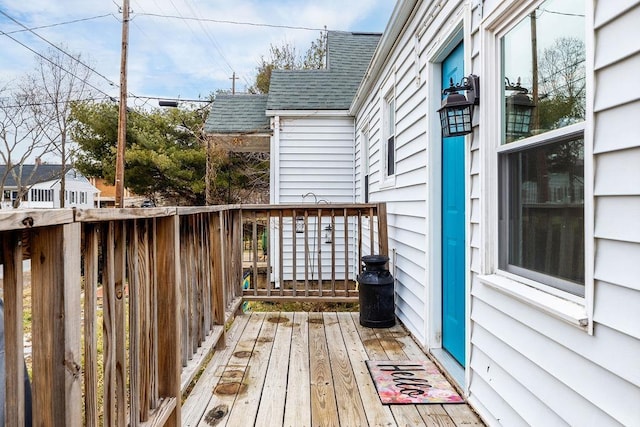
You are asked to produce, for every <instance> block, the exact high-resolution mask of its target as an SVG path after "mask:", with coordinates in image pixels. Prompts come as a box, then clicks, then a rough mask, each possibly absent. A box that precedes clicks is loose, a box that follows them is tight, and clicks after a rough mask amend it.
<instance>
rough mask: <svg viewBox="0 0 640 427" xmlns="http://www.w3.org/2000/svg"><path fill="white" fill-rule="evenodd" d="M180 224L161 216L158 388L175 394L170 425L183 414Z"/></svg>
mask: <svg viewBox="0 0 640 427" xmlns="http://www.w3.org/2000/svg"><path fill="white" fill-rule="evenodd" d="M179 236H180V224H179V217H178V216H177V215H172V216H168V217H163V218H158V220H157V253H158V263H157V266H158V310H161V311H162V313H159V315H158V325H157V328H158V347H159V348H160V349H162V351H159V352H158V373H159V376H158V392H159V394H160V396H161V397H162V398H174V399H175V400H176V402H175V409H174V410H173V412H172V413H171V415H170V416H169V418H168V420H167V423H166V425H167V426H176V427H177V426H179V425H180V422H181V420H180V418H181V402H180V400H181V399H180V374H181V370H182V363H181V359H180V342H181V339H180V335H181V328H180V297H181V296H180V292H179V283H180V245H179Z"/></svg>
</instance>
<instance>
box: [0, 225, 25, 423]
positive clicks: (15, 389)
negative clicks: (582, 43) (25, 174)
mask: <svg viewBox="0 0 640 427" xmlns="http://www.w3.org/2000/svg"><path fill="white" fill-rule="evenodd" d="M2 246H3V247H2V249H3V251H4V259H3V262H4V277H3V292H4V318H5V319H4V339H5V375H6V377H5V378H6V384H5V385H6V388H5V393H4V395H5V397H6V411H5V425H15V426H20V427H21V426H24V421H25V413H24V402H25V394H24V392H25V387H24V372H23V371H24V368H23V357H24V348H23V346H22V345H11V344H10V343H22V340H23V338H22V336H23V327H22V321H21V320H22V310H23V276H22V231H12V232H8V233H6V234H5V235H3V236H2Z"/></svg>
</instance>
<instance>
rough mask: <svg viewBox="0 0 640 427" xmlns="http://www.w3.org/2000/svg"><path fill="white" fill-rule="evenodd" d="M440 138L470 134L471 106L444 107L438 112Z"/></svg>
mask: <svg viewBox="0 0 640 427" xmlns="http://www.w3.org/2000/svg"><path fill="white" fill-rule="evenodd" d="M440 125H441V127H442V136H443V137H445V138H448V137H450V136H461V135H466V134H468V133H470V132H471V105H464V106H455V107H446V108H443V109H441V110H440Z"/></svg>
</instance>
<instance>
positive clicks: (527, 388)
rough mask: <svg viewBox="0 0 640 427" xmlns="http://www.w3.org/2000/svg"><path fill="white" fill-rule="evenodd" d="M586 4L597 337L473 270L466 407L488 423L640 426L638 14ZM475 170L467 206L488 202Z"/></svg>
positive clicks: (623, 4)
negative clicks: (634, 126)
mask: <svg viewBox="0 0 640 427" xmlns="http://www.w3.org/2000/svg"><path fill="white" fill-rule="evenodd" d="M493 3H495V2H493ZM593 3H594V5H595V21H596V28H595V29H590V28H587V31H593V30H595V32H594V40H595V46H594V47H593V48H594V49H595V64H596V65H595V75H594V80H595V91H594V96H595V99H594V101H593V102H594V119H595V123H594V142H593V144H594V145H593V152H594V153H595V155H594V159H593V160H594V170H595V177H593V178H590V177H585V180H588V179H593V180H594V191H595V197H594V201H593V202H594V215H595V224H594V225H595V228H594V234H595V242H594V244H595V255H594V256H595V260H594V261H595V267H594V268H595V271H594V277H595V294H594V331H593V335H589V334H587V333H586V332H585V331H582V330H580V329H579V328H576V327H575V326H572V325H569V324H567V323H564V322H562V321H560V320H557V319H555V318H553V317H551V316H550V315H547V314H545V313H544V312H542V311H540V310H539V309H536V308H534V307H532V306H530V305H528V304H525V303H523V302H520V301H518V300H516V299H514V298H512V297H510V296H508V295H506V294H503V293H501V292H499V291H497V290H495V289H493V288H492V287H489V286H486V285H484V284H483V283H482V282H480V280H479V279H478V277H477V275H476V272H477V271H479V270H477V269H476V268H474V267H473V262H472V276H471V284H472V288H471V289H472V290H471V292H472V301H471V304H472V312H471V322H472V324H471V331H472V335H471V343H470V344H471V347H470V349H471V350H470V351H471V362H470V372H469V378H470V381H469V394H470V397H469V399H470V402H471V403H472V404H474V405H475V406H476V407H477V409H478V410H479V412H480V413H481V414H483V415H484V416H485V419H486V420H487V421H489V422H490V423H491V424H496V425H497V424H502V425H576V426H577V425H581V426H583V425H584V426H600V425H607V426H612V425H627V426H631V425H640V409H638V407H637V402H639V401H640V363H638V355H640V311H639V310H638V307H640V285H638V283H639V281H638V277H639V275H640V267H639V265H640V263H639V262H638V260H640V221H639V218H640V175H639V174H638V170H639V168H638V166H637V165H638V163H639V162H640V141H639V140H638V138H634V137H631V136H630V135H629V133H628V131H625V130H624V127H625V126H628V124H629V123H633V122H635V121H637V119H638V117H639V114H640V92H639V91H638V90H637V89H631V90H625V91H620V90H619V82H621V81H629V80H632V79H634V78H635V77H634V75H635V74H637V70H639V69H640V67H639V64H640V54H639V52H640V45H638V43H637V40H638V37H639V36H640V33H639V31H640V26H638V25H637V22H638V17H640V6H638V1H637V0H636V1H626V0H625V1H620V2H602V1H601V2H595V1H594V2H593ZM487 5H488V3H485V9H484V13H485V14H488V13H490V12H491V10H490V9H489V8H488V7H487ZM587 22H588V21H587ZM587 25H588V24H587ZM472 34H474V36H473V37H475V38H477V37H478V34H479V33H475V32H473V31H472ZM476 44H477V43H474V46H475V45H476ZM480 56H482V55H480ZM473 66H474V69H479V68H480V63H479V61H476V60H475V59H474V62H473ZM473 145H474V146H476V145H477V146H481V145H483V142H482V141H478V142H476V141H474V144H473ZM472 157H474V154H473V153H472ZM481 169H482V168H479V169H478V168H475V167H474V166H472V168H471V170H472V172H471V176H470V178H469V181H470V183H471V187H472V190H471V200H470V205H472V206H473V205H474V204H475V203H480V202H481V201H484V199H483V198H482V195H481V194H480V191H479V189H474V187H476V185H477V183H476V178H475V176H474V175H475V173H476V171H478V173H482V170H481ZM475 218H476V217H474V215H473V214H472V219H471V222H472V224H470V225H471V229H472V230H473V229H474V227H475V225H476V222H475ZM479 221H480V223H479V225H481V221H482V219H481V218H479ZM471 241H472V242H473V241H474V239H473V237H472V239H471ZM472 244H473V243H472ZM471 252H472V253H474V251H473V250H471ZM605 390H606V391H605Z"/></svg>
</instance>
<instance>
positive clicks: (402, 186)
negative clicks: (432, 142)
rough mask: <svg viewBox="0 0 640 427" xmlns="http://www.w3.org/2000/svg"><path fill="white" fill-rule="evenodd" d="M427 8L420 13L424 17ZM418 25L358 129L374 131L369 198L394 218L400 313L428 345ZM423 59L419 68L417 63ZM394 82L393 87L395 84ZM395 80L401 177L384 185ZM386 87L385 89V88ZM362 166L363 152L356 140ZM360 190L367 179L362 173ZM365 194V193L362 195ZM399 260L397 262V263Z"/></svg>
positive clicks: (424, 155) (374, 92) (390, 219)
mask: <svg viewBox="0 0 640 427" xmlns="http://www.w3.org/2000/svg"><path fill="white" fill-rule="evenodd" d="M425 12H426V7H424V6H423V7H422V8H421V9H420V11H419V14H424V13H425ZM417 24H418V22H413V23H412V24H410V25H409V28H408V29H407V30H406V32H405V33H404V35H403V36H402V37H401V39H400V41H399V43H398V45H397V47H396V49H395V50H394V51H393V52H392V56H391V58H390V60H389V62H388V63H387V65H386V67H385V68H384V70H383V71H382V73H381V79H380V81H378V82H377V83H376V85H375V86H374V89H373V90H372V92H371V93H370V94H369V96H368V99H367V101H366V103H365V105H364V106H363V108H362V110H361V111H360V112H358V115H357V123H356V128H357V129H362V128H366V129H368V131H369V144H370V147H369V170H370V177H369V189H370V190H369V194H370V196H369V197H370V201H372V202H386V203H387V214H388V219H387V221H388V231H389V251H390V253H391V257H392V260H391V261H392V262H391V265H390V269H391V270H392V273H393V274H394V278H395V280H396V285H395V286H396V314H397V316H398V317H399V318H400V320H401V321H402V322H403V323H404V324H405V326H407V328H408V329H409V330H410V331H411V333H412V334H413V335H414V336H415V337H416V338H417V339H418V340H419V341H420V343H422V344H423V345H425V344H426V339H427V338H426V328H425V323H426V322H427V319H426V316H427V301H426V299H427V283H426V278H427V267H426V265H427V228H428V227H427V198H428V197H427V196H428V194H427V172H428V170H427V163H428V157H429V154H428V151H427V145H428V144H427V142H428V140H427V127H428V121H427V107H426V105H427V104H426V103H427V99H426V96H427V92H426V85H425V82H424V69H423V67H422V66H421V65H420V64H424V63H425V61H424V59H420V58H419V56H420V55H422V53H421V52H416V43H415V41H414V37H413V34H414V32H415V29H416V27H417ZM417 60H418V61H419V64H417V63H416V61H417ZM389 82H391V83H389ZM393 82H395V99H396V101H395V105H396V131H395V146H396V152H395V158H396V173H395V176H394V178H393V179H392V185H391V186H389V185H388V183H387V182H386V181H383V179H382V178H383V176H382V175H383V173H384V172H383V171H382V168H383V165H384V162H385V160H384V159H383V158H382V156H383V153H384V150H383V130H382V121H383V120H382V103H383V97H384V96H385V95H386V93H387V90H388V87H389V85H391V87H393V86H394V85H393ZM383 85H384V88H383ZM356 142H357V144H356V164H358V165H359V164H360V163H361V161H360V154H361V152H362V150H361V146H360V142H361V141H360V139H359V138H358V140H357V141H356ZM357 172H358V173H357V175H356V186H357V188H359V189H360V188H361V185H362V176H361V174H360V169H357ZM360 193H361V190H359V194H360ZM394 260H395V264H394V263H393V261H394Z"/></svg>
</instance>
